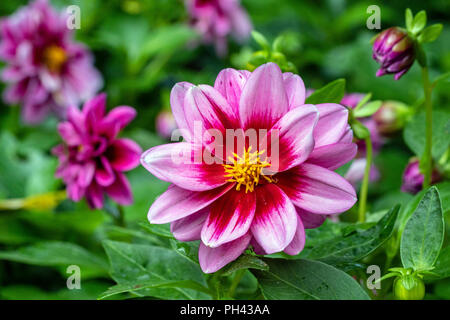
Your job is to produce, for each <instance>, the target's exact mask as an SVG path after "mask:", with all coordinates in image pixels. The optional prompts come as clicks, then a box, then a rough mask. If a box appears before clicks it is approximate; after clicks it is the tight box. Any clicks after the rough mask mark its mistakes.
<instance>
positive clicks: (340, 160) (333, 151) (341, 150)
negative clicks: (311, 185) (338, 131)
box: [308, 143, 358, 170]
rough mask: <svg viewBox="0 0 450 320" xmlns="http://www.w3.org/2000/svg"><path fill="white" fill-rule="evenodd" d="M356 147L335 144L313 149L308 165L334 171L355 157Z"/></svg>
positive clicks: (352, 144) (346, 144) (354, 145)
mask: <svg viewBox="0 0 450 320" xmlns="http://www.w3.org/2000/svg"><path fill="white" fill-rule="evenodd" d="M357 150H358V147H357V146H356V144H355V143H335V144H330V145H326V146H322V147H318V148H314V150H313V152H311V154H310V155H309V158H308V163H312V164H316V165H318V166H321V167H324V168H327V169H329V170H336V169H337V168H339V167H340V166H342V165H344V164H346V163H347V162H349V161H350V160H352V159H353V158H354V157H355V156H356V152H357Z"/></svg>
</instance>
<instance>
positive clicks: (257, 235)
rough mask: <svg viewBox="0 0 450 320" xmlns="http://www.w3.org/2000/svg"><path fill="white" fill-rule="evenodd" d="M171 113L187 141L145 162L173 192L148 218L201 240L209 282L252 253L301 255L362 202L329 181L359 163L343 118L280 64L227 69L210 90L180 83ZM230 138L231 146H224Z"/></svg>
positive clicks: (343, 184)
mask: <svg viewBox="0 0 450 320" xmlns="http://www.w3.org/2000/svg"><path fill="white" fill-rule="evenodd" d="M171 106H172V111H173V114H174V117H175V120H176V122H177V125H178V127H179V128H180V129H181V131H182V134H183V137H184V139H185V141H184V142H178V143H170V144H166V145H161V146H157V147H154V148H151V149H150V150H147V151H146V152H145V153H144V154H143V155H142V157H141V163H142V165H143V166H144V167H145V168H147V170H149V171H150V172H151V173H152V174H153V175H155V176H156V177H158V178H159V179H161V180H165V181H169V182H171V183H172V185H171V186H169V188H168V190H167V191H166V192H164V193H163V194H162V195H161V196H160V197H159V198H157V199H156V200H155V202H154V203H153V205H152V206H151V208H150V210H149V213H148V218H149V220H150V222H151V223H156V224H163V223H168V222H171V230H172V233H173V234H174V236H175V238H177V239H178V240H180V241H192V240H201V243H200V248H199V261H200V266H201V268H202V270H203V271H204V272H206V273H211V272H215V271H217V270H219V269H220V268H222V267H223V266H225V265H226V264H228V263H229V262H231V261H233V260H235V259H236V258H238V257H239V256H240V255H241V254H242V252H243V251H244V250H246V249H247V248H248V247H249V245H250V244H251V245H252V246H253V248H254V250H255V251H256V252H257V253H265V254H271V253H275V252H280V251H284V252H286V253H287V254H290V255H296V254H298V253H299V252H300V251H301V250H302V249H303V247H304V244H305V231H304V229H305V228H314V227H317V226H319V225H320V224H321V223H322V222H323V221H324V219H325V217H326V215H330V214H336V213H341V212H344V211H346V210H348V209H349V208H351V207H352V206H353V204H354V203H355V202H356V195H355V190H354V189H353V187H352V186H351V184H350V183H348V182H347V181H346V180H345V179H344V178H342V177H341V176H340V175H338V174H337V173H335V172H334V171H333V170H334V169H336V168H338V167H340V166H341V165H343V164H345V163H346V162H348V161H350V160H351V159H352V158H353V157H354V156H355V154H356V148H357V147H356V145H355V144H354V143H352V132H351V130H350V128H349V126H348V123H347V117H348V111H347V109H346V108H345V107H343V106H341V105H339V104H334V103H324V104H318V105H311V104H305V86H304V84H303V81H302V79H301V78H300V77H299V76H297V75H294V74H292V73H284V74H283V73H282V72H281V70H280V68H279V67H278V66H277V65H276V64H274V63H268V64H264V65H262V66H260V67H258V68H257V69H256V70H255V71H253V72H252V73H250V72H248V71H237V70H234V69H225V70H223V71H221V72H220V73H219V75H218V77H217V79H216V81H215V84H214V87H211V86H208V85H199V86H195V85H193V84H190V83H187V82H182V83H178V84H176V85H175V86H174V88H173V89H172V92H171ZM244 130H245V136H244ZM230 132H233V133H234V134H235V135H234V136H233V135H230ZM254 132H257V133H259V134H260V135H259V137H258V139H254V137H256V136H253V138H252V133H254ZM247 133H249V136H247ZM226 135H228V136H227V137H230V136H231V137H232V138H231V139H230V140H229V141H226V143H222V142H223V140H222V141H221V139H220V137H221V136H222V137H224V136H226ZM213 136H214V139H211V138H212V137H213ZM243 137H244V138H245V140H244V139H242V138H243ZM274 137H275V139H274ZM234 138H237V140H238V141H237V143H236V144H234V142H233V141H235V139H234ZM247 138H249V139H247ZM212 140H214V142H213V143H210V141H212ZM243 141H245V143H244V142H243ZM224 150H225V152H224ZM276 150H278V151H279V155H280V156H279V157H277V154H278V153H277V152H276ZM223 154H226V155H227V156H223ZM198 155H200V158H198V157H197V156H198ZM201 155H204V156H203V157H202V156H201ZM180 159H182V161H180Z"/></svg>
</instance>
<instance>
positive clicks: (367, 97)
mask: <svg viewBox="0 0 450 320" xmlns="http://www.w3.org/2000/svg"><path fill="white" fill-rule="evenodd" d="M371 98H372V92H369V93H368V94H366V95H365V96H364V97H363V98H362V99H361V100H359V102H358V104H357V105H356V107H355V109H354V111H356V110H358V109H360V108H361V107H362V106H363V105H365V104H366V103H367V102H369V100H370V99H371Z"/></svg>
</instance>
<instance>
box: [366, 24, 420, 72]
mask: <svg viewBox="0 0 450 320" xmlns="http://www.w3.org/2000/svg"><path fill="white" fill-rule="evenodd" d="M372 56H373V59H374V60H375V61H376V62H378V63H379V64H380V69H378V71H377V73H376V76H377V77H381V76H383V75H385V74H392V73H393V74H395V75H394V79H395V80H398V79H400V77H401V76H403V75H404V74H405V73H406V72H407V71H408V70H409V68H411V66H412V65H413V63H414V59H415V57H416V53H415V48H414V40H413V39H412V38H411V37H410V36H409V35H408V32H407V31H406V30H403V29H401V28H398V27H392V28H389V29H386V30H384V31H382V32H381V33H380V34H379V35H378V36H377V37H376V39H375V42H374V44H373V55H372Z"/></svg>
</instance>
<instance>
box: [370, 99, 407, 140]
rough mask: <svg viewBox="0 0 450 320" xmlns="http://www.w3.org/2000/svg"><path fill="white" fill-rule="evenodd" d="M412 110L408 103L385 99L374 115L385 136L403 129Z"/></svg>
mask: <svg viewBox="0 0 450 320" xmlns="http://www.w3.org/2000/svg"><path fill="white" fill-rule="evenodd" d="M410 114H411V112H410V109H409V108H408V106H407V105H405V104H404V103H402V102H399V101H385V102H383V104H382V105H381V107H380V109H378V111H377V112H375V114H374V115H373V119H374V120H375V122H376V125H377V129H378V132H379V133H381V134H382V135H384V136H389V135H391V134H392V133H394V132H396V131H398V130H400V129H402V128H403V127H404V125H405V123H406V121H407V120H408V117H409V116H410Z"/></svg>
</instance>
